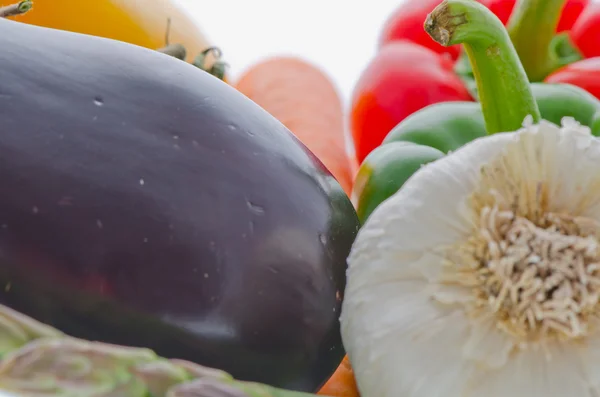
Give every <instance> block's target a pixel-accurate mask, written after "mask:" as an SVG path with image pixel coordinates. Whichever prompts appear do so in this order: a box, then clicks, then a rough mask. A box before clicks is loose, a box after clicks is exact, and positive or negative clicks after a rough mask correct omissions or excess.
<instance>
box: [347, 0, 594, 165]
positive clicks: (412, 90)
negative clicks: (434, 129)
mask: <svg viewBox="0 0 600 397" xmlns="http://www.w3.org/2000/svg"><path fill="white" fill-rule="evenodd" d="M441 1H442V0H413V1H406V2H404V3H403V4H402V5H401V6H400V7H399V8H398V9H397V10H396V11H395V12H394V13H393V15H391V16H390V18H388V20H387V22H386V23H385V24H384V27H383V29H382V33H381V35H380V40H379V51H378V53H377V54H376V55H375V57H374V58H373V59H372V60H371V61H370V62H369V63H368V65H367V67H366V69H365V70H364V71H363V73H362V75H361V77H360V78H359V81H358V83H357V85H356V87H355V89H354V92H353V96H352V108H351V112H352V116H351V120H350V128H351V132H352V136H353V139H354V146H355V148H356V155H357V160H358V161H359V163H361V162H362V161H363V160H364V158H365V157H366V156H367V155H368V154H369V153H370V152H371V151H372V150H373V149H375V148H376V147H377V146H379V145H380V144H381V142H382V141H383V139H384V138H385V136H386V135H387V134H388V133H389V132H390V131H391V130H392V128H394V127H395V126H396V125H397V124H398V123H400V122H401V121H402V120H404V119H405V118H406V117H407V116H409V115H411V114H412V113H414V112H416V111H417V110H420V109H422V108H424V107H426V106H428V105H432V104H435V103H439V102H447V101H465V100H474V99H473V97H472V96H471V94H470V93H469V90H468V89H467V86H466V85H465V83H464V82H462V81H461V80H462V79H461V78H460V77H459V76H458V75H457V74H456V73H454V71H456V72H457V73H458V74H463V73H461V72H460V68H461V66H463V65H460V64H458V63H455V61H456V60H457V58H459V55H460V53H461V49H460V47H458V46H450V47H443V46H441V45H439V44H438V43H436V42H435V41H433V40H432V39H431V37H429V36H428V35H427V34H426V32H425V31H424V29H423V21H424V20H425V19H426V18H427V15H428V14H429V13H430V12H431V11H432V10H433V9H434V8H435V7H436V6H437V5H439V4H440V3H441ZM478 1H479V2H480V3H482V4H483V5H485V6H486V7H488V8H489V9H490V10H491V11H492V12H494V13H495V14H496V16H498V18H499V19H500V20H501V21H502V22H503V23H505V24H508V29H509V31H511V38H512V39H513V41H515V47H516V49H517V51H518V52H519V55H520V56H521V58H522V62H523V65H524V66H525V69H526V71H527V73H528V75H529V77H530V79H531V80H532V81H541V80H542V79H543V78H544V77H545V76H547V75H548V73H549V72H550V71H552V70H555V69H557V68H558V67H560V66H562V65H563V64H565V63H568V62H573V61H574V60H577V59H581V56H580V54H579V52H577V51H576V50H574V49H572V48H571V47H573V46H571V45H570V43H569V42H568V40H562V41H560V42H558V43H559V44H556V41H554V37H555V36H556V32H557V31H564V30H568V29H570V28H571V27H572V25H573V24H574V22H575V21H576V20H577V19H578V17H579V16H580V14H582V12H583V11H584V9H585V8H586V6H587V5H588V3H589V2H590V0H478ZM515 6H517V7H518V8H516V12H513V11H515ZM511 14H513V15H511ZM589 25H590V27H589V28H588V29H591V28H592V26H593V23H590V24H589ZM597 30H598V36H599V37H600V27H599V28H597ZM563 36H565V37H568V35H566V34H563ZM551 45H555V46H556V48H557V50H556V51H559V50H560V51H566V55H564V54H560V55H561V57H557V56H556V54H554V53H550V50H549V49H550V46H551ZM599 52H600V50H599ZM573 53H575V54H573ZM461 59H463V58H461ZM463 60H464V61H467V59H466V58H464V59H463ZM599 70H600V69H599ZM468 71H469V70H468V69H467V73H466V74H468Z"/></svg>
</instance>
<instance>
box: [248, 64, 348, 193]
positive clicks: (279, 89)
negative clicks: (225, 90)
mask: <svg viewBox="0 0 600 397" xmlns="http://www.w3.org/2000/svg"><path fill="white" fill-rule="evenodd" d="M236 88H237V89H238V90H239V91H240V92H241V93H243V94H244V95H246V96H247V97H248V98H250V99H252V100H253V101H254V102H256V103H257V104H258V105H260V106H261V107H262V108H263V109H265V110H266V111H267V112H269V113H271V115H273V116H274V117H275V118H276V119H278V120H279V121H280V122H281V123H283V124H284V125H285V126H286V127H287V128H288V129H289V130H290V131H292V133H294V135H296V137H297V138H298V139H299V140H300V141H301V142H302V143H303V144H304V145H305V146H306V147H308V149H309V150H310V151H311V152H313V154H314V155H315V156H317V158H319V160H321V162H322V163H323V164H324V165H325V167H327V169H328V170H329V172H331V173H332V174H333V176H334V177H335V178H336V179H337V180H338V182H339V183H340V185H341V186H342V188H343V189H344V191H345V192H346V194H347V195H348V196H350V193H351V189H352V180H353V176H354V174H353V170H352V163H351V160H350V156H349V155H348V153H347V150H346V138H345V133H344V113H343V106H342V101H341V99H340V97H339V95H338V93H337V90H336V88H335V86H334V84H333V83H332V82H331V80H330V79H329V77H327V76H326V75H325V74H324V73H323V72H322V71H321V70H319V69H318V68H317V67H315V66H314V65H312V64H309V63H307V62H305V61H303V60H301V59H298V58H294V57H285V56H282V57H275V58H271V59H267V60H264V61H262V62H259V63H257V64H255V65H253V66H251V67H250V68H249V69H248V70H246V71H245V73H244V74H243V75H242V76H241V77H240V79H239V80H238V82H237V85H236Z"/></svg>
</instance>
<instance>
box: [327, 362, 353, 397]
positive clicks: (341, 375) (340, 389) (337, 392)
mask: <svg viewBox="0 0 600 397" xmlns="http://www.w3.org/2000/svg"><path fill="white" fill-rule="evenodd" d="M317 395H319V396H329V397H360V394H359V393H358V388H357V387H356V380H355V379H354V372H353V371H352V367H351V366H350V361H349V360H348V356H346V357H344V360H343V361H342V363H341V364H340V366H339V367H338V369H337V370H336V371H335V372H334V373H333V375H332V376H331V378H329V380H328V381H327V383H325V386H323V387H322V388H321V390H319V392H318V393H317Z"/></svg>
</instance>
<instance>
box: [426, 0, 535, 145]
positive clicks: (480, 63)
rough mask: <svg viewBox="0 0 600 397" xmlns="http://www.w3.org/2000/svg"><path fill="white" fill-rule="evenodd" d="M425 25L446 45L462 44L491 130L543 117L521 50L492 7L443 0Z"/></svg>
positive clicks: (468, 0) (511, 128)
mask: <svg viewBox="0 0 600 397" xmlns="http://www.w3.org/2000/svg"><path fill="white" fill-rule="evenodd" d="M424 27H425V30H426V31H427V33H428V34H429V35H430V36H431V37H432V38H433V39H434V40H435V41H437V42H438V43H440V44H441V45H443V46H450V45H454V44H463V46H464V49H465V51H466V53H467V56H468V57H469V61H470V63H471V66H472V69H473V75H474V77H475V82H476V84H477V92H478V96H479V101H480V103H481V107H482V110H483V116H484V118H485V125H486V129H487V132H488V134H494V133H497V132H505V131H515V130H517V129H519V128H521V127H522V125H523V121H524V120H525V118H526V117H527V116H531V117H532V118H533V122H538V121H540V120H541V115H540V110H539V108H538V106H537V103H536V101H535V99H534V97H533V93H532V91H531V87H530V85H529V80H528V78H527V74H526V73H525V69H524V68H523V65H522V64H521V62H520V60H519V56H518V54H517V51H516V50H515V47H514V46H513V44H512V42H511V40H510V37H509V35H508V32H507V31H506V29H505V27H504V25H503V24H502V22H501V21H500V20H499V19H498V17H496V16H495V15H494V14H493V13H492V12H491V11H490V10H489V9H488V8H486V7H485V6H483V5H482V4H480V3H478V2H476V1H473V0H445V1H444V2H442V3H441V4H440V5H438V6H437V7H436V8H435V9H434V10H433V11H432V12H431V14H429V15H428V16H427V20H426V21H425V25H424Z"/></svg>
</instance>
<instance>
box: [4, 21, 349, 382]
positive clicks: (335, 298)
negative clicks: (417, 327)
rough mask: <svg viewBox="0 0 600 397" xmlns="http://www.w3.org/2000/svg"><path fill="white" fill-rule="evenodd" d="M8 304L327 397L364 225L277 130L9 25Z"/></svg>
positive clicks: (136, 69)
mask: <svg viewBox="0 0 600 397" xmlns="http://www.w3.org/2000/svg"><path fill="white" fill-rule="evenodd" d="M0 49H1V51H0V181H1V184H0V286H1V287H2V288H0V302H2V303H3V304H7V305H9V306H10V307H12V308H14V309H16V310H19V311H22V312H24V313H25V314H28V315H30V316H32V317H34V318H36V319H38V320H40V321H43V322H45V323H47V324H50V325H52V326H55V327H57V328H59V329H60V330H62V331H64V332H66V333H68V334H70V335H73V336H76V337H80V338H86V339H91V340H101V341H105V342H109V343H117V344H125V345H133V346H142V347H148V348H151V349H154V350H155V351H156V352H157V353H158V354H160V355H163V356H166V357H169V358H180V359H186V360H192V361H195V362H197V363H199V364H202V365H206V366H209V367H215V368H221V369H223V370H226V371H228V372H230V373H231V374H232V375H233V376H235V377H236V378H238V379H241V380H250V381H258V382H263V383H268V384H270V385H273V386H277V387H283V388H288V389H292V390H300V391H315V390H317V389H318V388H319V387H320V386H321V385H322V384H323V383H324V381H325V380H326V379H327V378H328V377H329V376H330V375H331V374H332V373H333V371H334V370H335V368H336V366H337V365H338V364H339V362H340V361H341V359H342V357H343V355H344V349H343V346H342V343H341V337H340V332H339V320H338V318H339V311H340V307H341V301H342V299H343V296H342V295H343V291H344V287H345V271H346V258H347V256H348V254H349V251H350V248H351V245H352V242H353V241H354V238H355V236H356V233H357V230H358V227H359V221H358V218H357V216H356V213H355V212H354V209H353V206H352V204H351V203H350V201H349V199H348V197H347V196H346V195H345V194H344V193H343V192H342V190H341V188H340V186H339V184H338V183H337V182H336V181H335V179H333V177H332V176H331V174H330V173H329V172H328V171H327V170H326V169H325V168H324V167H323V165H322V164H321V163H320V162H319V161H318V160H317V159H316V158H315V157H314V156H313V155H312V154H311V153H310V152H309V151H308V149H306V148H305V147H304V146H303V145H302V144H301V143H300V142H299V141H298V140H296V139H295V138H294V137H293V135H292V134H291V133H290V132H289V131H288V130H287V129H286V128H285V127H284V126H283V125H282V124H281V123H279V122H278V121H277V120H275V119H274V118H273V117H272V116H270V115H269V114H268V113H267V112H266V111H264V110H263V109H261V108H260V107H259V106H258V105H256V104H255V103H254V102H252V101H251V100H249V99H248V98H246V97H245V96H244V95H242V94H241V93H239V92H237V91H236V90H235V89H234V88H231V87H230V86H228V85H227V84H225V83H223V82H222V81H219V80H218V79H216V78H214V77H212V76H210V75H209V74H208V73H205V72H203V71H200V70H198V69H196V68H195V67H193V66H191V65H189V64H186V63H184V62H182V61H179V60H176V59H174V58H170V57H168V56H166V55H163V54H159V53H157V52H154V51H151V50H147V49H143V48H141V47H136V46H133V45H129V44H125V43H120V42H116V41H112V40H108V39H103V38H97V37H91V36H86V35H81V34H75V33H70V32H64V31H58V30H52V29H47V28H41V27H37V26H31V25H25V24H21V23H18V22H14V21H9V20H0Z"/></svg>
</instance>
